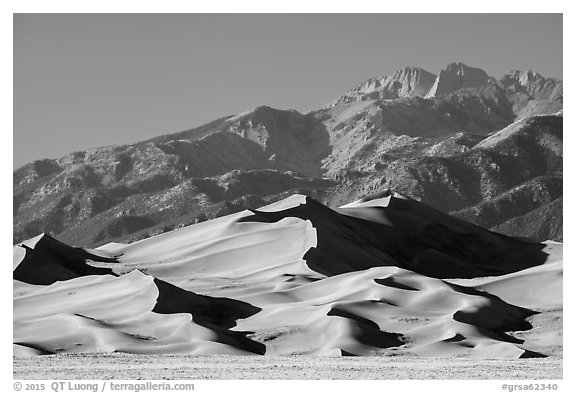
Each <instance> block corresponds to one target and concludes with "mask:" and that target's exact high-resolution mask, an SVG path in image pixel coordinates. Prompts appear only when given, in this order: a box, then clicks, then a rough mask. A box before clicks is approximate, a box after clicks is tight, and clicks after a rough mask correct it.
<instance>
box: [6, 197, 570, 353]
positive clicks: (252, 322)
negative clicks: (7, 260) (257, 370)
mask: <svg viewBox="0 0 576 393" xmlns="http://www.w3.org/2000/svg"><path fill="white" fill-rule="evenodd" d="M561 246H562V245H561V244H560V243H554V244H539V243H526V242H523V241H520V240H516V239H512V238H508V237H505V236H502V235H497V234H494V233H492V232H489V231H486V230H484V229H481V228H479V227H476V226H474V225H472V224H469V223H465V222H464V221H460V220H458V219H455V218H453V217H450V216H447V215H445V214H443V213H440V212H438V211H436V210H434V209H431V208H429V207H427V206H425V205H423V204H420V203H418V202H416V201H414V200H411V199H409V198H406V197H404V196H402V195H400V194H397V193H393V192H387V193H385V194H382V195H377V196H375V197H372V198H367V199H365V200H360V201H357V202H354V203H350V204H348V205H345V206H342V207H341V208H338V209H334V210H333V209H329V208H327V207H326V206H323V205H321V204H320V203H318V202H316V201H314V200H313V199H311V198H308V197H305V196H301V195H294V196H292V197H290V198H287V199H285V200H282V201H279V202H277V203H275V204H272V205H269V206H266V207H264V208H261V209H258V210H255V211H243V212H240V213H236V214H233V215H230V216H225V217H221V218H218V219H215V220H211V221H206V222H203V223H200V224H196V225H192V226H189V227H185V228H181V229H178V230H174V231H172V232H168V233H164V234H161V235H158V236H155V237H152V238H148V239H145V240H141V241H139V242H136V243H132V244H127V245H123V244H118V243H116V244H109V245H105V246H103V247H100V248H98V249H95V250H90V249H86V250H85V249H79V248H73V247H69V246H67V245H65V244H63V243H61V242H59V241H57V240H56V239H53V238H51V237H49V236H47V235H41V236H39V237H37V238H34V239H30V240H28V241H26V242H23V243H21V244H18V245H16V246H14V343H15V344H16V345H15V352H17V353H20V354H24V353H28V354H29V353H56V352H82V351H89V352H97V351H102V352H113V351H122V352H133V353H174V352H190V353H202V354H220V353H225V354H236V353H242V354H264V353H266V354H313V355H323V356H340V355H372V354H392V353H395V354H402V353H412V354H418V355H422V356H453V355H459V356H470V357H482V358H518V357H533V356H546V355H548V353H546V350H545V345H543V342H544V344H545V341H546V340H547V337H549V338H550V340H551V342H552V341H553V344H554V345H556V346H557V345H558V340H557V338H558V336H559V335H558V334H556V335H554V334H549V335H543V334H536V335H531V333H530V332H532V331H533V326H532V325H531V322H530V321H532V319H533V318H536V316H537V315H541V314H542V313H543V312H546V310H552V309H554V310H556V312H558V309H560V310H561V307H562V287H561V283H562V262H561V259H562V256H561ZM539 284H541V285H539ZM519 294H524V296H522V295H519ZM538 313H540V314H538ZM557 329H560V332H559V334H560V337H561V324H560V325H559V327H557ZM557 333H558V332H557ZM520 337H523V338H520ZM531 337H534V339H535V340H538V342H537V343H531V342H530V339H531ZM560 345H561V343H560ZM554 354H557V352H554Z"/></svg>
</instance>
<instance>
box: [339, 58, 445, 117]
mask: <svg viewBox="0 0 576 393" xmlns="http://www.w3.org/2000/svg"><path fill="white" fill-rule="evenodd" d="M435 79H436V75H435V74H433V73H431V72H429V71H426V70H425V69H422V68H420V67H411V66H408V67H404V68H402V69H400V70H398V71H396V72H394V73H393V74H391V75H387V76H383V77H379V78H370V79H368V80H366V81H365V82H363V83H361V84H360V85H358V86H356V87H355V88H353V89H352V90H350V91H348V92H347V93H346V94H344V95H343V96H341V97H339V98H338V99H336V100H334V101H333V102H331V103H330V104H329V105H328V106H330V107H332V106H335V105H338V104H340V103H345V102H352V101H360V100H371V99H396V98H409V97H424V96H425V95H426V94H427V93H428V91H429V90H430V88H431V87H432V85H433V84H434V80H435Z"/></svg>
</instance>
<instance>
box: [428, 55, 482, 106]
mask: <svg viewBox="0 0 576 393" xmlns="http://www.w3.org/2000/svg"><path fill="white" fill-rule="evenodd" d="M489 80H490V77H489V76H488V74H486V72H485V71H484V70H482V69H480V68H475V67H469V66H467V65H466V64H464V63H460V62H458V63H451V64H449V65H448V66H447V67H446V68H445V69H443V70H442V71H440V74H439V75H438V76H437V77H436V80H435V81H434V84H433V85H432V87H431V89H430V91H429V92H428V94H427V95H426V98H431V97H438V96H442V95H445V94H449V93H453V92H455V91H457V90H460V89H463V88H467V87H479V86H482V85H485V84H486V83H488V81H489Z"/></svg>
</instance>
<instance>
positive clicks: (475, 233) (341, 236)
mask: <svg viewBox="0 0 576 393" xmlns="http://www.w3.org/2000/svg"><path fill="white" fill-rule="evenodd" d="M251 211H252V212H253V213H254V215H253V216H248V217H243V218H242V219H240V222H268V223H273V222H277V221H280V220H281V219H283V218H285V217H298V218H301V219H303V220H310V221H311V222H312V225H313V226H314V227H315V228H316V231H317V238H318V245H317V247H315V248H311V249H310V250H308V252H307V253H306V254H305V256H304V259H305V260H306V262H307V264H308V265H309V266H310V268H311V269H313V270H315V271H317V272H320V273H322V274H326V275H329V276H333V275H337V274H342V273H347V272H352V271H358V270H365V269H368V268H371V267H375V266H398V267H402V268H406V269H409V270H412V271H414V272H417V273H420V274H424V275H427V276H430V277H435V278H474V277H484V276H499V275H504V274H508V273H512V272H515V271H519V270H523V269H526V268H529V267H532V266H537V265H541V264H542V263H544V262H545V261H546V258H547V254H546V253H544V252H542V249H543V247H544V245H543V244H535V243H527V242H523V241H520V240H517V239H513V238H509V237H506V236H503V235H499V234H496V233H492V232H490V231H487V230H485V229H483V228H480V227H478V226H475V225H472V224H469V223H466V222H464V221H461V220H458V219H456V218H453V217H451V216H449V215H447V214H444V213H441V212H439V211H437V210H435V209H432V208H430V207H427V206H425V205H423V204H420V203H418V202H416V201H413V200H404V199H400V198H392V199H391V201H390V204H389V206H388V207H386V208H383V207H369V208H349V209H337V210H332V209H330V208H328V207H326V206H324V205H322V204H320V203H318V202H316V201H314V200H313V199H311V198H309V197H307V198H306V203H305V204H302V205H299V206H297V207H294V208H291V209H287V210H284V211H280V212H262V211H258V210H251Z"/></svg>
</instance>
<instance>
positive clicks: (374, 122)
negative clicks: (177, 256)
mask: <svg viewBox="0 0 576 393" xmlns="http://www.w3.org/2000/svg"><path fill="white" fill-rule="evenodd" d="M562 104H563V93H562V81H561V80H557V79H552V78H545V77H543V76H541V75H540V74H538V73H536V72H534V71H512V72H509V73H507V74H506V75H505V76H504V77H502V78H500V79H496V78H494V77H491V76H489V75H488V74H487V73H486V72H484V71H483V70H481V69H479V68H474V67H469V66H466V65H464V64H462V63H452V64H450V65H448V66H447V67H446V68H445V69H443V70H442V71H441V72H440V73H439V74H438V75H436V74H433V73H431V72H428V71H426V70H423V69H421V68H417V67H406V68H404V69H402V70H399V71H397V72H395V73H393V74H392V75H389V76H384V77H381V78H372V79H369V80H367V81H365V82H363V83H361V84H359V85H358V86H357V87H355V88H353V89H351V90H349V91H348V92H346V93H344V94H343V95H342V96H340V97H338V98H336V99H335V100H333V101H331V102H329V103H327V104H326V105H324V106H322V107H320V108H318V109H316V110H312V111H310V112H308V113H304V114H303V113H299V112H297V111H295V110H279V109H274V108H270V107H267V106H260V107H257V108H255V109H253V110H250V111H247V112H245V113H241V114H237V115H234V116H226V117H223V118H220V119H216V120H214V121H212V122H210V123H208V124H205V125H203V126H200V127H196V128H193V129H190V130H185V131H182V132H177V133H173V134H169V135H163V136H159V137H156V138H153V139H149V140H146V141H142V142H138V143H134V144H129V145H123V146H107V147H98V148H94V149H89V150H86V151H78V152H73V153H70V154H68V155H66V156H64V157H61V158H59V159H42V160H37V161H34V162H31V163H28V164H26V165H24V166H22V167H21V168H18V169H16V170H15V171H14V173H13V242H14V243H18V242H20V241H22V240H24V239H28V238H31V237H33V236H36V235H38V234H40V233H47V234H50V235H51V236H53V237H54V238H56V239H59V240H61V241H64V242H67V243H70V244H74V245H77V246H82V247H94V246H98V245H102V244H105V243H108V242H112V241H114V242H123V243H127V242H128V243H129V242H132V241H135V240H139V239H143V238H146V237H149V236H153V235H157V234H159V233H163V232H167V231H170V230H172V229H175V228H178V227H182V226H186V225H189V224H192V223H197V222H201V221H205V220H208V219H212V218H215V217H220V216H223V215H227V214H231V213H235V212H239V211H242V210H244V209H247V208H248V209H256V208H259V207H261V206H263V205H266V204H269V203H273V202H275V201H278V200H281V199H283V198H285V197H287V196H289V195H291V194H294V193H299V194H305V195H307V196H309V197H312V198H314V199H315V200H317V201H319V202H321V203H324V204H326V205H328V206H329V207H336V206H340V205H344V204H346V203H348V202H350V201H352V200H357V199H360V198H362V197H365V196H366V195H370V194H377V193H381V192H383V191H385V190H389V189H392V190H395V191H396V192H400V193H402V194H404V195H406V196H408V197H410V198H413V199H415V200H417V201H421V202H423V203H425V204H427V205H429V206H431V207H433V208H436V209H438V210H440V211H443V212H445V213H449V214H451V215H453V216H455V217H457V218H460V219H463V220H466V221H468V222H470V223H473V224H476V225H479V226H482V227H484V228H486V229H491V230H493V231H496V232H499V233H501V234H505V235H509V236H517V237H522V238H529V239H532V240H535V241H543V240H557V241H561V240H562V173H563V167H562V157H563V153H562V139H563V138H562V133H563V132H562V129H563V128H562V123H563V112H562Z"/></svg>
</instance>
